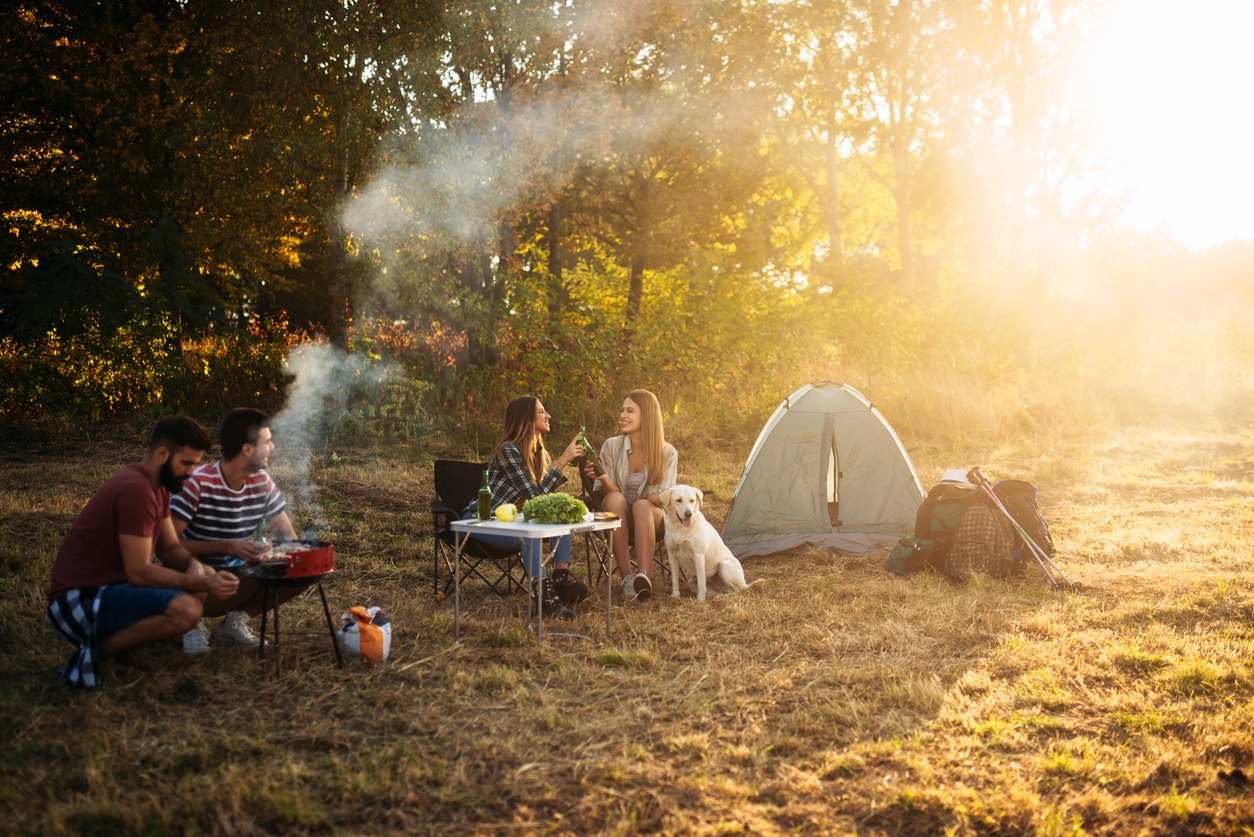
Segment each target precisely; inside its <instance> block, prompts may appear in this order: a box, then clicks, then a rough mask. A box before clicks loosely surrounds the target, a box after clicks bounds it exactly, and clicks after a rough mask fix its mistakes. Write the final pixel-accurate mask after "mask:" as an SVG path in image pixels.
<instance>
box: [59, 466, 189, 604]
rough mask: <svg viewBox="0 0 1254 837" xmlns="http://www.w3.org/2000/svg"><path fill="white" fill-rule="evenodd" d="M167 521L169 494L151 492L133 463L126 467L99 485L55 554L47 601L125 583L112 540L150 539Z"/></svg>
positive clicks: (157, 490)
mask: <svg viewBox="0 0 1254 837" xmlns="http://www.w3.org/2000/svg"><path fill="white" fill-rule="evenodd" d="M169 516H170V492H168V491H166V490H165V489H164V488H160V487H157V488H154V487H153V485H152V483H151V482H150V481H149V479H148V472H147V471H145V470H144V466H142V465H140V464H139V463H138V462H135V463H132V464H130V465H127V466H126V467H125V468H123V469H122V470H121V471H118V472H117V473H116V474H114V475H113V476H112V477H110V478H109V481H108V482H106V483H105V484H104V485H103V486H101V488H100V490H99V491H97V492H96V493H95V494H94V495H93V496H92V498H91V499H90V500H88V501H87V505H86V506H84V507H83V510H82V511H81V512H79V513H78V517H76V518H74V525H73V526H71V527H70V531H69V534H67V535H66V536H65V540H64V541H62V543H61V548H60V549H59V550H57V560H56V562H55V563H53V565H52V586H51V588H50V589H49V591H48V601H52V600H53V599H55V598H57V597H58V596H60V595H61V594H62V593H64V592H65V591H66V590H76V589H79V588H82V587H102V586H104V585H105V584H121V583H122V582H124V581H126V568H125V567H124V566H123V564H122V547H121V545H120V544H119V543H118V535H138V536H139V537H142V538H154V539H155V537H156V534H157V525H158V524H159V523H160V522H161V519H162V518H165V517H169Z"/></svg>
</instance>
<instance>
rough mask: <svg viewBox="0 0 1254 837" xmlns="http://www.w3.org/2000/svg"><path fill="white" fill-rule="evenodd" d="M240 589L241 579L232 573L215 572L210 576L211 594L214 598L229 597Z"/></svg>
mask: <svg viewBox="0 0 1254 837" xmlns="http://www.w3.org/2000/svg"><path fill="white" fill-rule="evenodd" d="M238 589H239V579H238V578H236V577H235V576H234V575H232V574H231V573H221V572H219V573H214V574H213V575H211V576H209V596H210V597H211V598H214V599H229V598H231V596H234V595H235V591H236V590H238Z"/></svg>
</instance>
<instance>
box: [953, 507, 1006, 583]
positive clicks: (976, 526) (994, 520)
mask: <svg viewBox="0 0 1254 837" xmlns="http://www.w3.org/2000/svg"><path fill="white" fill-rule="evenodd" d="M945 571H946V573H947V574H948V575H949V576H950V577H952V578H955V579H957V580H965V579H966V578H967V577H968V576H969V575H970V574H971V573H973V572H982V573H987V574H988V575H992V576H997V577H999V578H1001V577H1004V576H1007V575H1011V574H1013V573H1016V572H1018V571H1019V562H1018V561H1017V560H1015V557H1014V535H1013V533H1012V532H1011V529H1010V524H1009V523H1007V522H1006V520H1005V519H1004V518H1003V517H1001V516H1000V515H999V514H998V513H997V512H994V511H993V510H992V509H989V508H987V507H985V506H972V507H971V508H969V509H967V510H966V512H965V513H963V515H962V520H960V521H958V528H957V530H955V531H954V541H953V546H951V547H950V549H949V558H948V560H947V561H946V563H945Z"/></svg>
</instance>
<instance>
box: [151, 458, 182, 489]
mask: <svg viewBox="0 0 1254 837" xmlns="http://www.w3.org/2000/svg"><path fill="white" fill-rule="evenodd" d="M157 479H158V481H159V482H160V483H161V487H162V488H164V489H165V490H166V491H169V492H170V493H171V494H178V493H179V492H180V491H182V490H183V483H184V482H186V481H187V477H180V476H176V475H175V473H174V469H173V468H171V467H170V460H168V459H167V460H166V461H165V462H162V463H161V470H160V472H159V474H158V477H157Z"/></svg>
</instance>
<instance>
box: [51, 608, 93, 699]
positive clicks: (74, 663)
mask: <svg viewBox="0 0 1254 837" xmlns="http://www.w3.org/2000/svg"><path fill="white" fill-rule="evenodd" d="M104 591H105V588H104V587H84V588H82V589H81V590H67V591H65V592H64V593H62V594H61V595H60V596H57V597H56V598H55V599H53V600H52V603H51V604H49V605H48V612H47V614H46V615H45V616H44V618H45V619H47V621H48V624H49V625H51V626H52V627H54V628H56V629H57V631H59V632H60V634H61V636H63V637H65V638H66V639H68V640H69V641H70V644H71V645H73V646H74V653H73V654H71V655H70V661H69V662H68V663H66V664H65V665H64V666H62V667H61V668H59V669H57V674H58V675H60V676H61V679H62V680H64V681H65V682H66V683H69V684H70V685H71V686H85V687H87V688H89V689H91V688H94V687H95V686H98V685H100V677H99V675H98V673H97V672H96V620H97V618H98V617H99V616H100V601H101V599H103V598H104Z"/></svg>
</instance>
